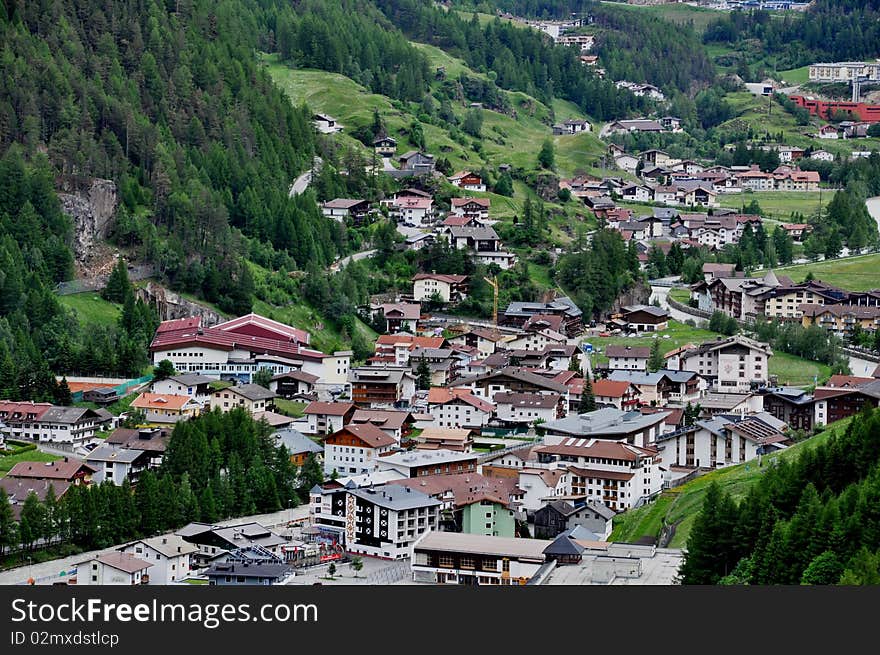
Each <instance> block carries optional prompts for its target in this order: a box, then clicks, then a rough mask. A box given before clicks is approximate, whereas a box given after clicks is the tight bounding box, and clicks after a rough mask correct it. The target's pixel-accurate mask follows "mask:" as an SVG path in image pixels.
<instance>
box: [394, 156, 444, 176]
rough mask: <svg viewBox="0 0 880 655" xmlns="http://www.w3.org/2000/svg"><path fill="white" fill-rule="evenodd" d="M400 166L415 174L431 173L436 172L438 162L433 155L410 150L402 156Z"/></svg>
mask: <svg viewBox="0 0 880 655" xmlns="http://www.w3.org/2000/svg"><path fill="white" fill-rule="evenodd" d="M400 168H401V170H404V171H409V172H412V173H415V174H430V173H433V172H434V170H435V168H436V162H435V161H434V156H433V155H429V154H428V153H425V152H418V151H415V150H410V151H409V152H407V153H404V154H402V155H401V156H400Z"/></svg>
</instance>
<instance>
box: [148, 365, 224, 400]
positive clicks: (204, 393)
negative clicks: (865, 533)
mask: <svg viewBox="0 0 880 655" xmlns="http://www.w3.org/2000/svg"><path fill="white" fill-rule="evenodd" d="M212 382H214V379H213V378H209V377H208V376H207V375H200V374H198V373H183V374H180V375H172V376H171V377H167V378H163V379H161V380H154V381H153V382H152V383H151V384H150V392H151V393H153V394H156V395H174V396H189V397H190V398H192V399H193V400H194V401H196V402H197V403H198V404H199V405H201V406H205V405H207V404H208V403H209V402H210V401H211V393H212V392H213V390H212V389H211V383H212Z"/></svg>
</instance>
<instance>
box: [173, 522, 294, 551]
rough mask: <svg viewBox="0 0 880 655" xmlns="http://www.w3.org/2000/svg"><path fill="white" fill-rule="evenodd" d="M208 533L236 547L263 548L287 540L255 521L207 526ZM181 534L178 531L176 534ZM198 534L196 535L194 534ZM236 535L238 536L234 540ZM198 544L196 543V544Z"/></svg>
mask: <svg viewBox="0 0 880 655" xmlns="http://www.w3.org/2000/svg"><path fill="white" fill-rule="evenodd" d="M207 531H208V532H211V533H212V534H214V535H216V536H218V537H219V538H221V539H223V540H224V541H226V542H228V543H229V544H232V545H234V546H235V547H238V546H239V545H245V544H249V545H251V544H259V545H260V546H263V547H266V548H268V547H271V546H277V545H279V544H284V543H287V539H285V538H284V537H282V536H281V535H279V534H276V533H274V532H272V531H271V530H270V529H269V528H267V527H266V526H264V525H261V524H259V523H257V522H255V521H252V522H250V523H242V524H239V525H229V526H225V527H213V526H209V529H208V530H207ZM179 532H181V531H180V530H178V533H179ZM196 534H198V533H196ZM236 535H240V536H239V537H238V538H236ZM196 543H198V542H196Z"/></svg>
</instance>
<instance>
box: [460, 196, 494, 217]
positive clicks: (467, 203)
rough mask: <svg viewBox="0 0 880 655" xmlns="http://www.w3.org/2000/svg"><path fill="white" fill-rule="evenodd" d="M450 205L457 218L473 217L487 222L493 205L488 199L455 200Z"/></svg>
mask: <svg viewBox="0 0 880 655" xmlns="http://www.w3.org/2000/svg"><path fill="white" fill-rule="evenodd" d="M450 204H451V208H450V211H451V212H452V213H453V214H454V215H456V216H473V217H475V218H477V219H481V220H484V221H485V220H487V219H488V218H489V207H490V206H491V204H492V203H491V201H490V200H489V199H488V198H453V199H452V200H451V201H450Z"/></svg>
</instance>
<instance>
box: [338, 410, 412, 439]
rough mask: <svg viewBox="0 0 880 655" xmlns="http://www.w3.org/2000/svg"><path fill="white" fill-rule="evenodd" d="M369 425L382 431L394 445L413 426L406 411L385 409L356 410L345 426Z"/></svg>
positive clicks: (410, 415)
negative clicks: (392, 440)
mask: <svg viewBox="0 0 880 655" xmlns="http://www.w3.org/2000/svg"><path fill="white" fill-rule="evenodd" d="M367 423H369V424H370V425H373V426H375V427H377V428H379V429H380V430H382V431H383V432H384V433H385V434H387V435H388V436H389V437H391V438H392V439H394V441H395V442H396V443H400V442H401V441H402V440H403V439H404V437H406V436H407V435H408V434H409V433H410V430H411V428H412V426H413V423H414V419H413V415H412V414H411V413H410V412H407V411H397V410H387V409H356V410H355V412H354V414H353V415H352V417H351V419H350V420H349V421H348V422H347V423H346V425H364V424H367Z"/></svg>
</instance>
